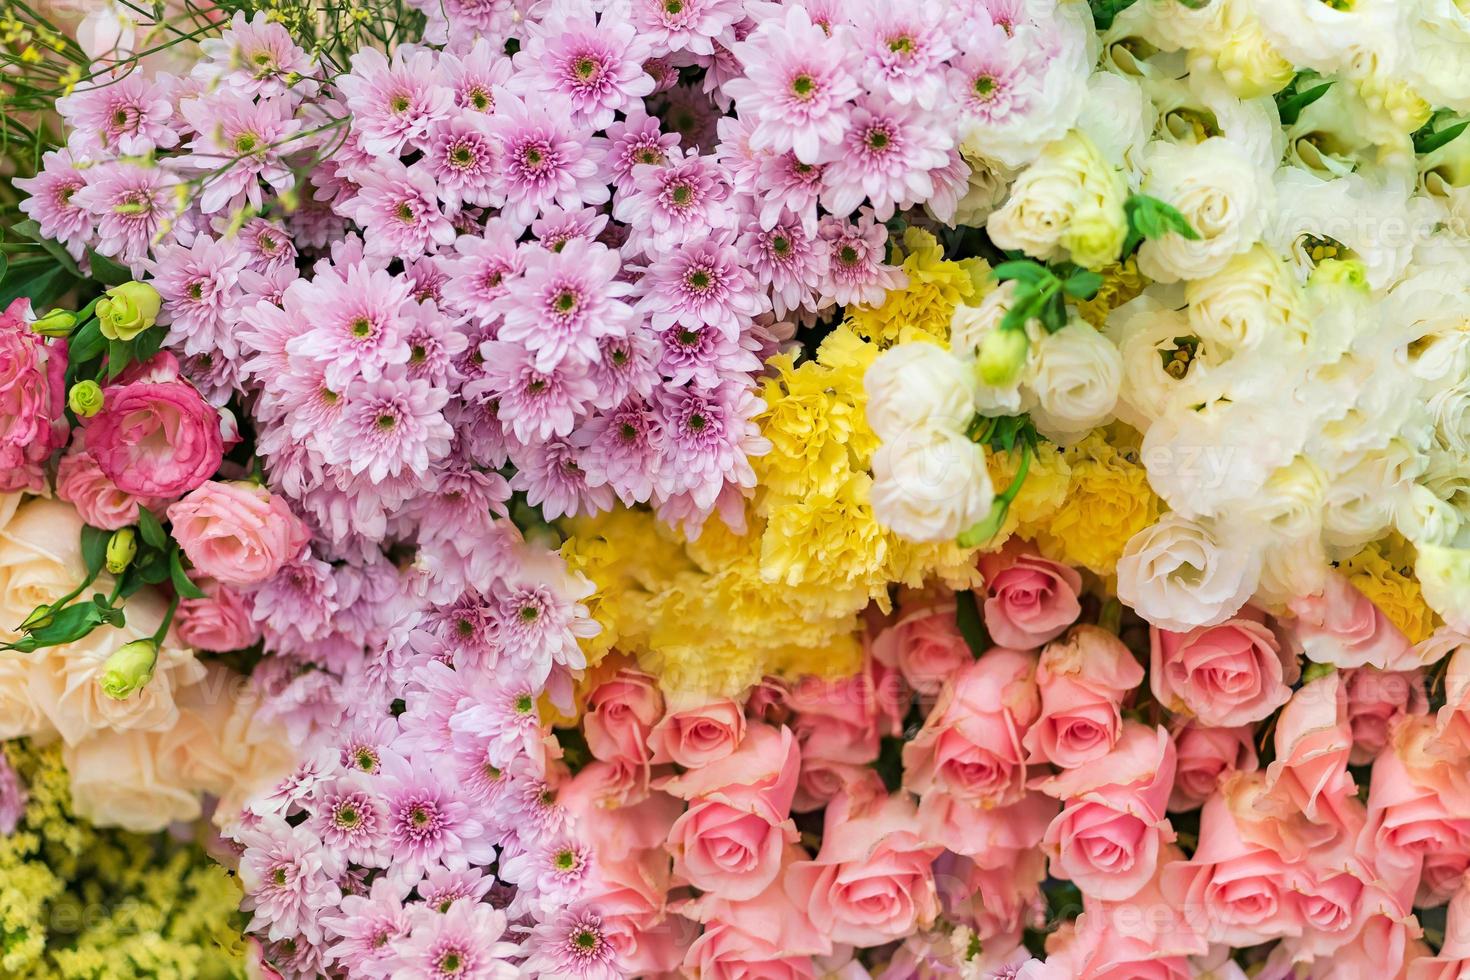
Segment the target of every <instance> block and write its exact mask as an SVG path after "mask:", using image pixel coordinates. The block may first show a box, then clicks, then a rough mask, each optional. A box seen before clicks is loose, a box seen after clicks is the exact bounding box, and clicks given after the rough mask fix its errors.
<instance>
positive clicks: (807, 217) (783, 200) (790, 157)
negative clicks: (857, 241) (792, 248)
mask: <svg viewBox="0 0 1470 980" xmlns="http://www.w3.org/2000/svg"><path fill="white" fill-rule="evenodd" d="M825 170H826V167H824V166H823V165H821V164H811V163H802V162H801V161H800V160H798V159H797V158H796V154H795V153H792V152H790V151H787V152H786V153H777V154H773V155H770V156H767V157H765V158H764V159H762V160H761V165H760V175H759V177H758V178H757V179H756V188H757V190H756V195H757V196H756V200H757V201H759V203H760V211H759V218H760V224H761V227H762V228H767V229H769V228H774V227H775V225H776V222H777V221H778V220H780V218H781V215H782V213H783V212H786V211H789V212H791V213H792V214H794V215H796V216H797V217H798V218H800V219H801V227H802V229H803V230H804V231H805V232H806V234H807V237H808V238H811V237H815V236H816V234H817V198H818V196H819V195H820V194H821V192H822V175H823V173H824V172H825Z"/></svg>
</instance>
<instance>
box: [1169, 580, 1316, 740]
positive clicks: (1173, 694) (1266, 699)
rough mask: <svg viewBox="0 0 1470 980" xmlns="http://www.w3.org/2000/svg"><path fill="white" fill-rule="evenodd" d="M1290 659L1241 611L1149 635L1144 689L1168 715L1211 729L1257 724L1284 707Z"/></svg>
mask: <svg viewBox="0 0 1470 980" xmlns="http://www.w3.org/2000/svg"><path fill="white" fill-rule="evenodd" d="M1297 675H1298V670H1297V666H1296V657H1295V656H1294V655H1292V654H1289V653H1286V652H1284V651H1283V650H1282V649H1281V645H1280V643H1278V642H1277V640H1276V636H1275V634H1274V633H1272V632H1271V630H1270V629H1269V628H1268V627H1267V626H1266V625H1265V617H1264V616H1263V615H1262V614H1261V613H1260V612H1259V611H1258V610H1255V609H1252V608H1250V607H1246V608H1245V609H1243V610H1241V613H1240V615H1239V616H1237V617H1236V618H1235V619H1229V620H1226V621H1225V622H1223V623H1219V624H1217V625H1215V626H1197V627H1195V628H1194V629H1192V630H1189V631H1188V632H1185V633H1174V632H1170V631H1169V630H1162V629H1159V628H1157V627H1154V628H1153V629H1151V630H1149V686H1150V687H1151V688H1152V689H1153V692H1154V697H1156V698H1158V700H1159V703H1160V704H1162V705H1163V706H1164V707H1165V708H1167V709H1169V710H1170V711H1175V712H1188V713H1189V714H1191V715H1193V716H1194V717H1196V718H1198V719H1199V722H1200V724H1202V725H1207V726H1210V727H1217V728H1229V727H1233V726H1235V725H1248V724H1250V723H1252V722H1256V721H1260V720H1261V719H1262V718H1265V717H1266V716H1267V715H1269V714H1270V713H1271V712H1273V711H1275V710H1276V709H1277V708H1279V707H1281V706H1282V705H1283V704H1285V703H1286V699H1287V698H1289V697H1291V685H1292V684H1293V683H1295V682H1296V679H1297Z"/></svg>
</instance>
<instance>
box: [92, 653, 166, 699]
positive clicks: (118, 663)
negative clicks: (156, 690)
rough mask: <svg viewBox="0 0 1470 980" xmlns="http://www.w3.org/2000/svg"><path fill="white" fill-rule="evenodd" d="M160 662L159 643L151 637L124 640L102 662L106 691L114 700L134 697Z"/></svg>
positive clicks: (149, 678)
mask: <svg viewBox="0 0 1470 980" xmlns="http://www.w3.org/2000/svg"><path fill="white" fill-rule="evenodd" d="M157 662H158V647H157V646H156V645H155V644H154V642H153V640H152V639H151V638H150V639H143V640H134V641H133V642H131V643H128V644H124V645H123V646H122V647H121V648H120V649H118V650H117V652H116V653H114V654H113V655H112V656H110V657H108V658H107V663H105V664H103V665H102V677H101V679H100V680H99V681H98V683H100V684H101V685H102V693H104V694H106V695H107V696H108V697H110V698H112V699H113V700H114V701H122V700H125V699H126V698H129V697H131V696H132V695H133V694H135V693H137V692H138V691H141V690H142V689H143V688H144V686H146V685H147V683H148V681H149V680H151V679H152V678H153V665H154V664H156V663H157Z"/></svg>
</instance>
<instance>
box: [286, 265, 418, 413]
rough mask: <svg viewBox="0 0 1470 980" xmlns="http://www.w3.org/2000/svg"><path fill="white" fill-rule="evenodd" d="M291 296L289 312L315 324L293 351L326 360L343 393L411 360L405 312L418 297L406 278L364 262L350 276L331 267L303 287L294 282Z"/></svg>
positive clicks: (334, 383)
mask: <svg viewBox="0 0 1470 980" xmlns="http://www.w3.org/2000/svg"><path fill="white" fill-rule="evenodd" d="M286 300H287V307H286V308H287V310H288V311H290V312H294V313H296V314H298V315H300V316H302V317H303V318H304V319H305V321H306V322H308V323H312V324H313V326H312V328H311V329H310V330H307V331H305V332H303V333H301V334H298V335H297V336H295V337H293V338H292V339H291V340H289V341H287V344H286V350H287V352H288V353H290V354H294V355H297V356H300V357H306V358H310V359H311V360H314V361H317V362H319V363H321V364H323V365H324V366H325V368H326V378H327V382H328V383H329V384H330V385H332V387H333V390H335V391H337V392H339V393H340V392H342V391H345V390H346V388H347V385H348V384H349V383H350V382H352V381H353V380H354V379H355V378H357V377H359V376H360V377H362V378H363V379H364V380H367V381H375V380H377V379H378V378H379V377H381V376H382V373H383V369H384V368H386V367H388V366H390V365H394V364H403V363H405V362H406V361H407V360H408V354H409V351H408V345H407V344H405V343H404V342H403V322H402V319H401V317H400V311H401V310H402V308H403V306H404V304H406V303H411V302H413V300H412V299H411V298H410V296H409V293H408V284H407V283H405V282H404V281H403V280H402V279H401V278H398V277H395V276H390V275H389V274H388V273H386V272H384V271H382V270H381V269H379V270H372V269H369V268H368V266H367V265H365V264H362V263H359V264H355V265H352V266H349V267H348V269H347V277H346V278H345V279H344V278H343V277H342V276H341V275H340V274H339V273H338V272H337V270H335V269H328V270H325V271H323V272H322V273H320V274H319V275H318V276H317V277H316V278H315V279H313V280H312V281H311V282H310V283H309V284H304V285H303V286H302V288H300V289H297V288H296V287H294V286H293V287H292V288H291V289H289V290H287V295H286Z"/></svg>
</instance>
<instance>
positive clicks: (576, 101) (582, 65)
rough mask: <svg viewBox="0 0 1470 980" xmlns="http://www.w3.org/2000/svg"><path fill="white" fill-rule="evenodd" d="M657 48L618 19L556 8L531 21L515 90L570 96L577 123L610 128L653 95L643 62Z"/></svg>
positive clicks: (518, 60) (518, 62)
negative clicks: (631, 107) (617, 117)
mask: <svg viewBox="0 0 1470 980" xmlns="http://www.w3.org/2000/svg"><path fill="white" fill-rule="evenodd" d="M652 53H653V45H652V43H651V42H650V41H649V40H648V39H647V38H644V37H642V36H640V35H639V33H638V30H637V29H636V28H635V27H634V26H633V25H632V24H631V23H629V22H628V21H627V20H625V19H623V18H622V17H619V16H614V15H608V14H604V15H603V17H602V19H601V21H598V20H597V19H596V18H595V17H594V15H593V13H592V9H591V7H579V6H577V5H575V4H553V5H552V6H551V8H550V10H549V11H548V12H547V14H546V15H545V16H544V17H543V18H541V20H540V21H539V22H532V23H531V25H530V30H529V31H528V32H527V35H526V37H525V39H524V40H523V41H522V47H521V50H520V51H518V52H516V55H515V69H516V73H515V76H514V78H513V79H512V80H511V83H510V84H511V88H512V89H513V90H514V91H516V92H517V93H519V94H522V95H524V96H526V97H528V98H534V96H535V95H537V94H548V95H556V96H562V97H564V98H566V99H567V100H568V101H569V102H570V103H571V107H572V121H573V123H575V124H576V125H577V126H580V127H582V128H584V129H587V130H599V129H605V128H607V125H608V123H610V122H612V121H613V118H614V114H615V113H616V112H618V111H619V110H622V109H624V108H626V107H627V106H629V105H631V104H633V103H634V102H636V101H637V100H640V99H642V98H643V97H644V96H646V95H649V94H651V93H652V92H653V85H654V82H653V79H652V78H650V77H649V76H648V75H647V74H645V73H644V71H643V62H644V61H645V60H646V59H647V58H648V57H649V56H650V55H651V54H652Z"/></svg>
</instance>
